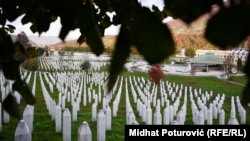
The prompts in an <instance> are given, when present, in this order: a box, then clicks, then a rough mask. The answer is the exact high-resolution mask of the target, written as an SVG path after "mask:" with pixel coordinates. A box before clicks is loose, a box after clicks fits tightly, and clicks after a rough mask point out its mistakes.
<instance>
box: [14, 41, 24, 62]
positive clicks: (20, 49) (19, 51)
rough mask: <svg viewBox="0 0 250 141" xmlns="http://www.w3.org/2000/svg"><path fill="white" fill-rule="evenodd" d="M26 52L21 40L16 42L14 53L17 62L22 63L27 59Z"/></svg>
mask: <svg viewBox="0 0 250 141" xmlns="http://www.w3.org/2000/svg"><path fill="white" fill-rule="evenodd" d="M25 54H26V53H25V47H24V46H23V45H22V44H21V43H20V42H16V43H14V54H13V57H14V59H15V60H16V61H17V62H20V63H22V62H24V60H25V59H26V55H25Z"/></svg>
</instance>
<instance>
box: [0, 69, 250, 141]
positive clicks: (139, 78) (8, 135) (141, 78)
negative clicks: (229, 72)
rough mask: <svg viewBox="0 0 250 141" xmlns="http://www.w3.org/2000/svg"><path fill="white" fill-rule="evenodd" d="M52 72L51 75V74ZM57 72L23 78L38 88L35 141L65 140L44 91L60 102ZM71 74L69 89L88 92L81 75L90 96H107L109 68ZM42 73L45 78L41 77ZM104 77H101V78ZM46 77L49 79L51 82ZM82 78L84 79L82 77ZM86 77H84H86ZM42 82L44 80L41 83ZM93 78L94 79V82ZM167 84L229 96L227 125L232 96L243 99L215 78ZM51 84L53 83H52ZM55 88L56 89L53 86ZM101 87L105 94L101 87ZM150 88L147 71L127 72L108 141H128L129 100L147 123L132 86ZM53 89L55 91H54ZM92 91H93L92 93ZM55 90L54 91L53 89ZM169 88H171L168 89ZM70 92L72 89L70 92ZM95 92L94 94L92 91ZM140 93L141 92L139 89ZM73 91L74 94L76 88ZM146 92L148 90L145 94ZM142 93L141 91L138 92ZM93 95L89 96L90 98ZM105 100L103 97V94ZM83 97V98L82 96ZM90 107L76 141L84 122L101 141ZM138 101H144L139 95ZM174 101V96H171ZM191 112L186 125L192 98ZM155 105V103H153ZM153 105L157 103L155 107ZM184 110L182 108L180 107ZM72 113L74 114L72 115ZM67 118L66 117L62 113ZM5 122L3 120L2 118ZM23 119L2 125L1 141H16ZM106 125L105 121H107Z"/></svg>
mask: <svg viewBox="0 0 250 141" xmlns="http://www.w3.org/2000/svg"><path fill="white" fill-rule="evenodd" d="M47 72H48V73H47ZM56 72H57V70H55V69H51V70H46V72H45V70H40V71H37V72H30V71H23V73H22V74H23V77H24V78H25V79H26V80H27V82H28V84H29V86H30V88H33V87H34V85H35V97H36V99H37V102H36V104H35V105H34V121H33V131H32V140H34V141H62V140H63V135H62V134H63V132H60V133H58V132H56V127H55V126H56V125H55V119H53V116H52V113H49V110H48V108H47V107H46V105H47V102H46V100H45V97H44V93H45V92H44V90H43V89H42V83H41V82H44V84H45V85H44V86H45V88H46V90H47V92H48V94H49V96H50V97H51V98H52V99H53V100H54V101H55V102H56V103H59V98H60V97H59V93H60V88H56V87H57V86H56V83H59V82H60V79H59V77H56V75H55V73H56ZM65 72H67V73H69V74H70V73H72V74H71V75H70V77H68V79H67V80H68V82H71V80H70V78H73V79H74V82H77V83H74V82H73V81H72V84H71V85H68V86H69V87H70V86H71V87H73V86H76V87H75V88H76V90H77V91H81V92H82V93H83V92H84V90H83V89H84V87H81V85H84V84H82V83H81V82H83V81H81V79H79V78H78V79H77V77H80V76H81V75H79V74H85V76H86V77H88V78H89V80H88V82H86V84H85V85H84V86H85V87H86V91H87V93H92V94H93V95H94V94H96V95H97V96H99V94H98V92H101V93H102V94H103V93H104V91H105V89H104V87H103V85H104V84H105V82H106V79H107V77H106V76H105V74H106V72H107V65H105V66H102V67H101V69H98V71H95V70H93V71H87V72H81V71H79V70H76V71H72V70H70V71H65ZM40 74H41V75H40ZM49 74H52V75H51V76H53V77H54V78H57V79H56V83H54V84H52V82H53V81H52V80H51V78H50V77H49ZM100 74H101V75H100ZM46 76H47V77H48V78H49V79H47V78H46ZM81 77H82V76H81ZM98 77H99V78H103V79H104V80H96V79H97V78H98ZM82 78H83V77H82ZM41 79H42V81H41ZM90 79H91V80H90ZM162 81H163V82H164V83H168V84H169V86H176V85H178V86H179V88H180V87H181V86H183V87H184V88H185V87H186V88H187V90H189V89H191V88H192V91H194V90H197V91H199V90H201V91H202V93H204V94H205V93H213V95H212V97H211V99H215V97H216V96H217V95H223V94H224V95H225V100H224V103H223V109H224V110H225V124H227V122H228V121H229V119H230V111H231V100H232V97H234V100H235V101H236V99H237V97H240V96H241V93H242V90H243V87H242V86H238V85H234V84H231V83H227V82H225V81H222V80H220V79H218V78H216V77H212V76H177V75H165V76H164V78H163V80H162ZM232 81H236V82H239V83H245V82H246V81H245V77H244V76H235V77H233V78H232ZM50 82H51V83H50ZM52 85H53V86H52ZM99 85H101V91H100V86H99ZM146 86H149V87H148V88H150V91H151V92H153V90H152V89H151V88H153V87H154V86H155V85H154V84H152V83H151V82H150V81H148V75H147V73H145V72H137V71H134V72H130V71H123V72H122V73H121V74H120V76H119V79H118V81H117V85H116V89H114V90H113V91H112V98H111V99H110V101H109V103H110V104H109V106H110V107H111V111H112V110H114V109H113V107H112V103H113V102H114V101H115V99H116V96H117V95H118V94H120V99H119V102H118V103H119V104H118V107H117V108H118V109H117V115H116V116H114V117H113V112H111V113H112V122H111V129H110V130H106V140H107V141H113V140H116V141H123V140H124V125H125V124H127V123H126V122H127V121H126V116H127V113H126V110H127V109H126V102H127V101H126V100H129V102H130V104H131V107H132V109H133V112H134V114H135V120H136V121H137V122H138V124H146V123H145V121H143V119H142V118H141V115H140V112H139V111H138V110H137V106H138V104H136V101H134V98H133V96H132V91H131V89H132V87H133V88H134V89H136V88H139V89H141V90H143V88H146ZM52 87H53V88H52ZM88 88H91V89H89V91H88ZM155 88H157V89H158V93H159V91H160V87H158V86H156V87H155ZM51 89H52V90H51ZM80 89H82V90H80ZM166 89H167V87H166ZM68 90H69V91H70V88H69V89H68ZM90 91H91V92H90ZM136 91H137V90H136ZM71 92H74V90H73V89H72V91H71ZM144 92H145V91H144ZM137 93H138V91H137ZM183 93H184V89H183ZM126 94H128V96H129V99H126ZM93 95H92V98H91V99H94V96H93ZM88 96H89V95H88ZM101 97H103V95H101ZM81 98H82V97H81ZM86 98H87V103H86V105H84V104H83V101H84V100H82V101H81V102H80V104H79V105H80V108H79V111H78V112H77V120H76V121H72V124H71V140H72V141H76V140H77V138H78V129H79V127H80V125H81V124H82V122H83V121H87V123H88V124H89V127H90V130H91V132H92V140H97V121H93V119H92V118H93V117H92V104H93V103H94V100H90V102H89V101H88V97H86ZM137 98H138V99H139V98H140V96H139V94H138V97H137ZM157 98H159V99H160V94H157ZM168 98H169V99H171V96H169V97H168ZM187 99H188V100H187V112H186V118H185V119H186V120H185V124H194V123H193V117H192V116H193V115H192V111H191V102H190V99H189V96H188V98H187ZM102 102H103V99H102V98H101V101H100V102H99V104H98V106H97V112H98V111H99V110H101V109H102V108H103V104H102ZM171 102H174V101H173V100H172V101H171V100H170V104H173V103H171ZM152 103H153V102H152ZM183 103H184V98H183V97H181V98H180V105H182V104H183ZM207 103H209V102H207ZM152 105H153V104H152ZM26 106H27V105H26V104H25V103H24V101H23V100H22V99H21V101H20V111H21V113H23V111H24V109H25V107H26ZM65 107H66V108H68V109H69V111H70V112H71V111H72V107H73V106H72V103H71V102H70V101H66V102H65ZM179 108H180V107H179ZM163 110H164V108H161V113H163ZM154 112H155V108H153V106H152V113H154ZM71 114H72V112H71ZM62 115H63V114H62ZM236 116H237V119H238V121H239V122H240V117H239V114H238V113H237V114H236ZM2 120H3V118H2ZM18 122H19V120H18V119H16V118H14V117H10V120H9V122H8V123H2V129H1V132H0V140H1V141H13V139H14V134H15V130H16V127H17V125H18ZM103 122H105V121H103ZM213 124H219V120H218V118H217V119H214V120H213ZM246 124H250V110H249V108H248V109H246Z"/></svg>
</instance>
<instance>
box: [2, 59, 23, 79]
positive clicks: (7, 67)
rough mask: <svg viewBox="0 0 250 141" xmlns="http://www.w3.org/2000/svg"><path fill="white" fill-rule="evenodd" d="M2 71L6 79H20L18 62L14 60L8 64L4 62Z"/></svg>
mask: <svg viewBox="0 0 250 141" xmlns="http://www.w3.org/2000/svg"><path fill="white" fill-rule="evenodd" d="M2 70H3V73H4V77H5V78H6V79H10V80H18V79H20V78H21V75H20V70H19V62H17V61H16V60H14V59H13V60H11V61H9V62H8V63H6V62H4V63H3V64H2Z"/></svg>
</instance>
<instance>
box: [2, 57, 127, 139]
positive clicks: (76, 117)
mask: <svg viewBox="0 0 250 141" xmlns="http://www.w3.org/2000/svg"><path fill="white" fill-rule="evenodd" d="M50 59H51V60H53V59H55V58H50ZM50 59H49V58H46V59H45V58H41V60H40V62H41V66H40V68H43V69H49V72H45V71H37V72H30V71H26V70H22V78H23V79H25V80H26V82H27V84H29V85H30V86H31V88H32V92H33V93H34V95H35V96H36V97H37V99H38V102H37V103H36V104H35V105H34V106H31V105H26V106H24V107H23V110H21V111H23V116H22V119H21V120H19V121H16V127H15V130H14V131H15V134H12V135H13V138H15V139H16V140H22V139H25V140H27V141H31V140H41V138H42V137H43V136H39V135H49V137H48V136H46V137H45V136H44V137H43V138H44V140H49V139H52V138H54V137H55V138H58V139H59V140H64V141H70V140H77V139H79V140H80V139H81V140H91V139H93V140H99V141H104V140H110V138H114V135H115V136H117V137H116V138H117V139H118V140H119V138H120V140H123V128H124V127H123V126H121V125H124V124H125V123H123V122H125V118H124V115H123V114H122V112H123V111H119V109H120V103H124V102H125V99H123V101H124V102H121V93H122V88H123V78H122V77H119V79H118V80H117V83H116V85H115V86H114V89H113V90H112V91H111V92H110V93H107V92H106V87H105V85H106V83H107V76H108V74H107V72H100V71H97V70H98V69H99V68H101V66H102V65H103V64H105V63H100V61H94V63H93V64H94V65H93V66H92V68H93V69H91V70H89V71H79V70H77V69H76V66H77V65H70V66H68V67H67V69H68V70H73V69H76V71H66V70H65V71H64V70H61V71H60V72H56V71H53V70H56V68H58V65H60V64H57V63H56V61H55V62H54V61H51V60H50ZM71 61H72V60H71ZM72 62H73V61H72ZM1 75H2V74H1ZM1 79H4V78H3V77H1ZM3 81H6V80H3ZM4 90H7V89H6V88H4ZM4 93H5V94H6V93H7V91H6V92H5V91H4ZM15 96H16V99H17V101H18V103H19V104H23V103H22V98H21V97H20V96H19V94H18V93H17V94H15ZM2 98H3V99H4V95H3V96H2ZM38 104H39V105H40V106H42V108H43V109H45V110H43V113H39V111H40V108H41V107H40V106H39V107H38ZM123 105H125V104H123ZM0 117H2V116H0ZM41 118H43V119H41ZM3 119H4V120H6V124H8V123H10V122H12V121H11V120H10V119H11V118H10V117H9V115H8V114H7V113H5V116H3ZM13 120H15V119H13ZM39 120H42V121H39ZM41 123H44V124H49V125H48V126H46V125H37V124H41ZM115 123H118V124H115ZM4 126H7V125H4ZM0 127H2V126H0ZM44 127H48V129H47V130H49V131H47V133H45V134H43V133H41V132H40V131H41V130H40V129H39V128H44ZM117 127H119V128H117ZM86 131H87V132H86ZM10 138H11V137H10Z"/></svg>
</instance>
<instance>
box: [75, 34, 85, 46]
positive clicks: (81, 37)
mask: <svg viewBox="0 0 250 141" xmlns="http://www.w3.org/2000/svg"><path fill="white" fill-rule="evenodd" d="M83 42H85V36H84V35H83V34H81V35H80V37H79V38H78V39H77V43H79V44H82V43H83Z"/></svg>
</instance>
